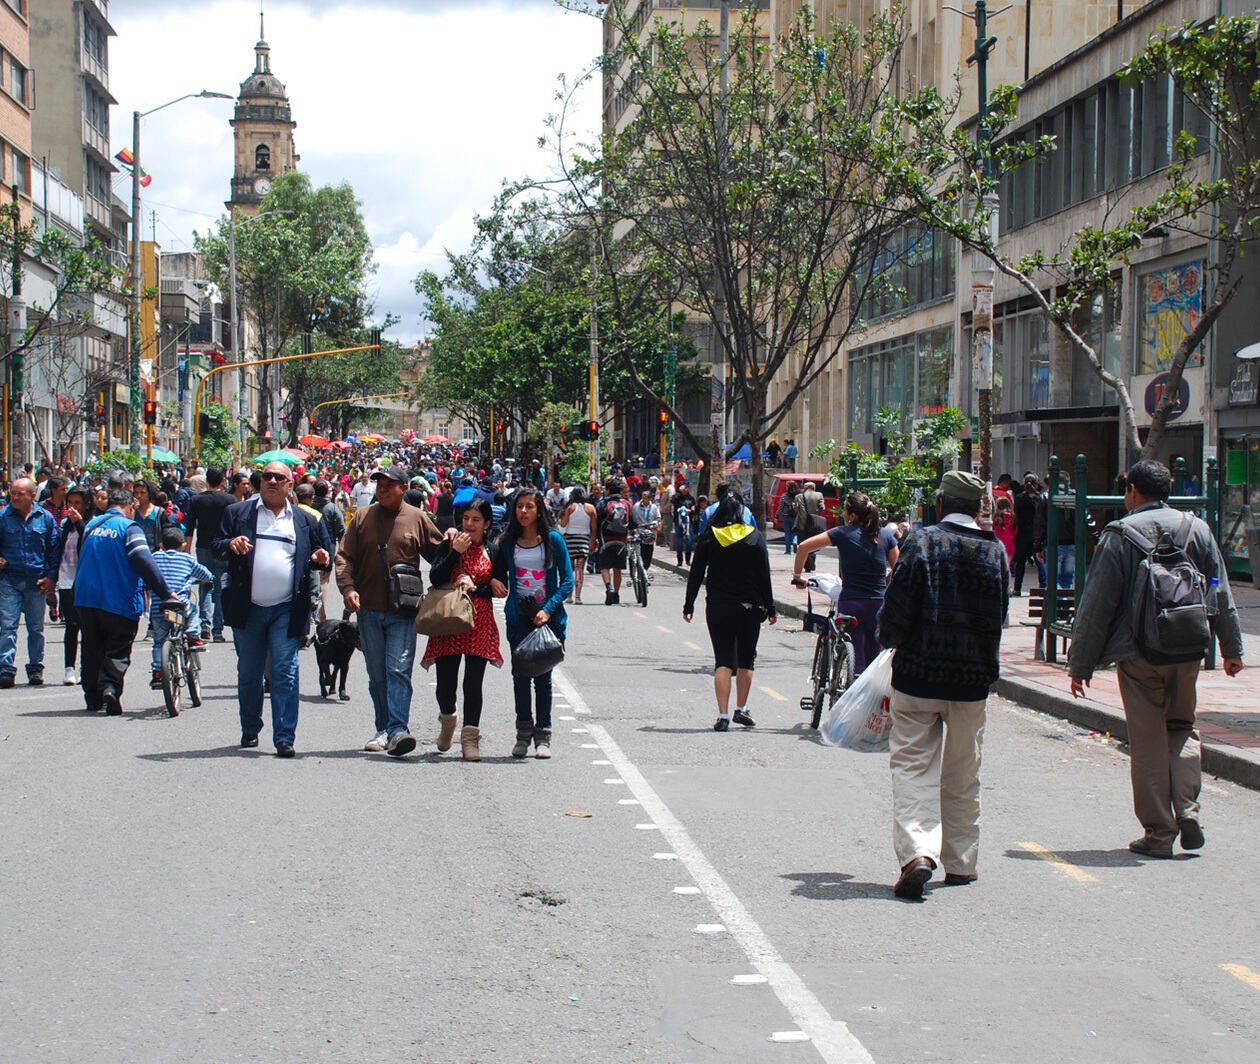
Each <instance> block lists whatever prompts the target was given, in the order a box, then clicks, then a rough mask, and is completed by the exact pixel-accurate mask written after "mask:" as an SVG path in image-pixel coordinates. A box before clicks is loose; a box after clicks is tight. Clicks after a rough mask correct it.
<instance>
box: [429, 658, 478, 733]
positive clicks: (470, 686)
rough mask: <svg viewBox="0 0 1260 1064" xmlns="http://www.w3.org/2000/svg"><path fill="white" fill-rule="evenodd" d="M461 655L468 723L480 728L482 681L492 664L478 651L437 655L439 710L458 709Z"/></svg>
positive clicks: (445, 711) (434, 666)
mask: <svg viewBox="0 0 1260 1064" xmlns="http://www.w3.org/2000/svg"><path fill="white" fill-rule="evenodd" d="M461 658H462V659H463V662H464V727H466V728H476V727H478V726H479V725H480V724H481V701H482V699H481V684H482V681H483V680H484V679H485V677H486V665H487V664H489V662H487V661H486V659H485V658H481V657H478V656H477V655H476V654H443V655H442V656H441V657H440V658H435V659H434V661H433V668H434V671H435V672H436V673H437V692H436V694H437V704H438V712H439V713H446V714H448V715H449V714H451V713H454V712H455V689H456V686H457V685H458V683H459V662H460V659H461Z"/></svg>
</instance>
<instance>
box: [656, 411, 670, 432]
mask: <svg viewBox="0 0 1260 1064" xmlns="http://www.w3.org/2000/svg"><path fill="white" fill-rule="evenodd" d="M656 420H657V421H658V422H659V423H660V426H661V428H664V427H665V426H666V425H668V424H669V413H668V411H665V410H659V411H657V414H656Z"/></svg>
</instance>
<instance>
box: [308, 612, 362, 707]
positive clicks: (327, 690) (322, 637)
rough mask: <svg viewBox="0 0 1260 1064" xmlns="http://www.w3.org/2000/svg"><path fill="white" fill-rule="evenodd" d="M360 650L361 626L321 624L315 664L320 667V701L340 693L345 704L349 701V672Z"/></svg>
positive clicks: (316, 638)
mask: <svg viewBox="0 0 1260 1064" xmlns="http://www.w3.org/2000/svg"><path fill="white" fill-rule="evenodd" d="M359 646H360V644H359V626H358V625H357V624H355V622H354V621H353V620H346V621H333V620H327V621H320V622H319V624H317V625H316V626H315V662H316V664H317V665H318V666H319V695H320V697H321V698H327V697H328V696H329V695H331V694H332V693H333V691H337V692H338V694H339V696H340V698H341V700H342V701H343V702H349V701H350V696H349V695H348V694H346V675H347V674H348V673H349V671H350V659H351V658H352V657H354V652H355V651H356V650H358V649H359ZM338 674H340V680H341V682H340V685H338V682H337V681H338Z"/></svg>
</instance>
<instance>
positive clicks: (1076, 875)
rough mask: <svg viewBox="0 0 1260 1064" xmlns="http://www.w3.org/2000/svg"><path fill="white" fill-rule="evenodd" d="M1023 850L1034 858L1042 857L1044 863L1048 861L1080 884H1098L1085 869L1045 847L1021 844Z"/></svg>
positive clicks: (1026, 843) (1028, 843) (1029, 843)
mask: <svg viewBox="0 0 1260 1064" xmlns="http://www.w3.org/2000/svg"><path fill="white" fill-rule="evenodd" d="M1019 848H1020V849H1021V850H1027V851H1028V852H1029V853H1031V854H1032V855H1033V856H1034V857H1040V858H1041V859H1042V860H1043V861H1048V862H1049V863H1050V864H1052V865H1054V867H1055V868H1057V869H1058V870H1059V871H1060V872H1062V873H1063V874H1064V875H1066V876H1071V877H1072V878H1073V879H1075V880H1076V881H1077V882H1078V883H1097V882H1098V879H1097V877H1095V876H1091V875H1090V874H1089V873H1088V872H1086V871H1085V870H1084V869H1083V868H1077V867H1076V865H1074V864H1072V862H1071V861H1069V860H1067V858H1065V857H1061V856H1060V855H1059V854H1057V853H1055V852H1054V851H1053V850H1047V849H1046V848H1045V847H1044V846H1038V845H1037V843H1035V842H1021V843H1020V844H1019Z"/></svg>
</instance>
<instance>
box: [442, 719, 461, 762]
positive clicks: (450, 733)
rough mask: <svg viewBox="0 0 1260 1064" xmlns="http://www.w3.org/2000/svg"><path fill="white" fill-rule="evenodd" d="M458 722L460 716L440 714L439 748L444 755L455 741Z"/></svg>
mask: <svg viewBox="0 0 1260 1064" xmlns="http://www.w3.org/2000/svg"><path fill="white" fill-rule="evenodd" d="M458 720H459V716H458V715H457V714H455V713H439V714H438V740H437V748H438V749H439V750H440V751H441V752H442V753H446V751H447V750H449V749H450V748H451V743H452V742H453V741H454V739H455V723H456V721H458Z"/></svg>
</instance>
